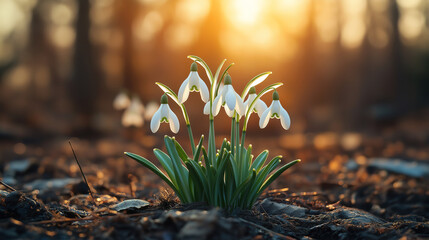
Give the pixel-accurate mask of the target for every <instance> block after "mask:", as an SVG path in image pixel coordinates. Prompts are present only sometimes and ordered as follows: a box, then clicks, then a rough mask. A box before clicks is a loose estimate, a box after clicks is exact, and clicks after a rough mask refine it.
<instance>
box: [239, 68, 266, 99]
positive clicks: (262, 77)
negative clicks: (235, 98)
mask: <svg viewBox="0 0 429 240" xmlns="http://www.w3.org/2000/svg"><path fill="white" fill-rule="evenodd" d="M270 74H272V72H263V73H260V74H258V75H256V76H255V77H253V78H252V79H251V80H250V81H249V82H248V83H247V84H246V86H245V87H244V90H243V92H242V93H241V98H242V99H244V98H245V97H246V95H247V93H248V92H249V90H250V88H251V87H254V86H256V85H258V84H260V83H262V82H263V81H265V79H267V77H268V76H269V75H270Z"/></svg>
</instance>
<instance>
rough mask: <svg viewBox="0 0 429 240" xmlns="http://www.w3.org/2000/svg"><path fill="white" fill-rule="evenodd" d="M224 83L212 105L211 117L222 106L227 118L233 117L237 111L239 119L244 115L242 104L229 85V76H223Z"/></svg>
mask: <svg viewBox="0 0 429 240" xmlns="http://www.w3.org/2000/svg"><path fill="white" fill-rule="evenodd" d="M224 83H225V85H224V87H223V88H222V91H220V94H219V95H217V96H216V98H215V99H214V101H213V104H212V107H213V109H212V113H213V116H216V115H217V114H218V113H219V111H220V107H221V106H224V108H225V112H226V114H227V115H228V116H229V117H232V116H233V114H234V110H235V111H237V113H238V115H239V116H240V117H241V116H243V115H244V114H245V107H244V103H243V100H242V99H241V97H240V95H238V93H236V92H235V91H234V88H233V87H232V84H231V83H232V81H231V76H229V74H227V75H226V76H225V82H224ZM209 110H210V108H209ZM205 112H206V109H205V110H204V113H205Z"/></svg>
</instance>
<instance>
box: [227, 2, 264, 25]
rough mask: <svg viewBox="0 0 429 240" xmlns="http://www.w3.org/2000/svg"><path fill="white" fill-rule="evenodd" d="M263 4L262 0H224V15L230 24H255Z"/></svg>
mask: <svg viewBox="0 0 429 240" xmlns="http://www.w3.org/2000/svg"><path fill="white" fill-rule="evenodd" d="M264 5H265V2H264V1H263V0H235V1H232V2H231V1H224V6H225V10H226V16H227V17H228V18H230V21H231V23H232V24H235V25H237V26H240V27H242V26H243V25H244V26H246V25H253V24H255V23H256V22H257V21H258V20H259V18H260V17H261V13H262V10H263V8H264Z"/></svg>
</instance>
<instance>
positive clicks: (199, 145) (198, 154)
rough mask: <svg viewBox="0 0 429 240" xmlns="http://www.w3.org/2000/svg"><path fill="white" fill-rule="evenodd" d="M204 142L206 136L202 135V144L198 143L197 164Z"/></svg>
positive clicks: (195, 159) (195, 158) (195, 157)
mask: <svg viewBox="0 0 429 240" xmlns="http://www.w3.org/2000/svg"><path fill="white" fill-rule="evenodd" d="M203 140H204V135H201V138H200V142H199V143H198V146H197V151H195V155H194V161H195V162H198V159H199V158H200V153H201V147H202V146H203Z"/></svg>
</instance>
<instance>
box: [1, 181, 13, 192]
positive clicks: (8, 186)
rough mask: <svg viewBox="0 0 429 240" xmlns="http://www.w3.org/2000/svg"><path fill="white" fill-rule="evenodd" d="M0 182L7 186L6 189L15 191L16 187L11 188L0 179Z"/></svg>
mask: <svg viewBox="0 0 429 240" xmlns="http://www.w3.org/2000/svg"><path fill="white" fill-rule="evenodd" d="M0 184H1V185H3V186H4V187H5V188H7V189H9V190H11V191H16V189H15V188H13V187H11V186H9V185H7V184H6V183H4V182H3V181H2V180H0Z"/></svg>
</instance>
